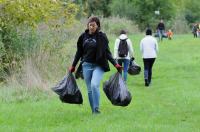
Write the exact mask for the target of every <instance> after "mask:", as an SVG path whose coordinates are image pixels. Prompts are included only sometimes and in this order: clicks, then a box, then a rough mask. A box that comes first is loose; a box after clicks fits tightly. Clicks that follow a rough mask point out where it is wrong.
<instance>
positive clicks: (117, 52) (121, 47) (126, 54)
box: [114, 30, 134, 81]
mask: <svg viewBox="0 0 200 132" xmlns="http://www.w3.org/2000/svg"><path fill="white" fill-rule="evenodd" d="M114 58H115V59H116V60H117V61H118V63H119V64H120V65H121V66H123V67H124V69H123V78H124V80H125V81H126V80H127V74H128V67H129V63H130V59H132V60H134V57H133V47H132V42H131V40H130V39H129V38H128V36H127V33H126V31H125V30H121V31H120V36H119V37H118V38H117V39H116V40H115V46H114Z"/></svg>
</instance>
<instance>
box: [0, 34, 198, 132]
mask: <svg viewBox="0 0 200 132" xmlns="http://www.w3.org/2000/svg"><path fill="white" fill-rule="evenodd" d="M130 37H131V40H132V41H133V44H134V46H133V47H134V50H135V58H136V62H137V63H138V64H140V65H141V66H142V73H141V74H140V75H137V76H128V82H127V84H128V88H129V90H130V92H131V94H132V96H133V98H132V102H131V104H130V105H129V106H127V107H118V106H113V105H112V104H111V103H110V102H109V101H108V99H107V98H106V96H105V94H104V93H103V90H102V85H101V100H100V110H101V114H100V115H92V114H91V111H90V107H89V103H88V98H87V92H86V87H85V83H84V82H83V81H82V80H78V85H79V87H80V89H81V91H82V94H83V99H84V103H83V105H70V104H63V103H61V102H60V101H59V99H58V97H57V95H55V94H54V93H52V94H51V93H50V95H49V93H40V92H41V91H38V93H36V95H37V94H39V95H41V96H42V98H40V99H28V100H22V101H13V100H12V101H10V102H9V101H5V99H4V98H5V96H3V95H4V93H6V92H8V91H7V90H5V88H0V93H1V94H0V96H1V97H0V131H2V132H5V131H6V132H8V131H19V132H21V131H25V132H27V131H30V132H31V131H34V132H39V131H44V132H51V131H56V132H61V131H65V132H77V131H84V132H103V131H107V132H133V131H134V132H144V131H147V132H188V131H190V132H198V131H200V126H199V122H200V101H199V99H200V77H199V74H200V70H199V68H200V52H199V50H200V38H198V39H194V38H193V37H192V35H175V36H174V39H173V40H171V41H170V40H166V39H165V40H164V41H163V42H161V43H159V54H158V58H157V59H156V62H155V64H154V67H153V78H152V85H151V86H150V87H148V88H147V87H145V86H144V81H143V63H142V59H141V55H140V52H139V42H140V40H141V38H142V37H143V36H142V35H132V36H130ZM114 39H115V38H110V42H111V45H110V48H111V50H113V43H114ZM110 67H111V69H112V70H111V71H110V72H108V73H106V74H105V75H104V79H103V81H105V80H107V79H108V78H109V76H110V75H112V74H113V73H114V72H116V69H114V68H113V66H112V65H110ZM8 95H9V94H8ZM10 95H11V96H16V95H13V94H10ZM52 95H53V96H52ZM17 96H20V95H17ZM9 98H10V99H12V97H9ZM13 98H14V97H13Z"/></svg>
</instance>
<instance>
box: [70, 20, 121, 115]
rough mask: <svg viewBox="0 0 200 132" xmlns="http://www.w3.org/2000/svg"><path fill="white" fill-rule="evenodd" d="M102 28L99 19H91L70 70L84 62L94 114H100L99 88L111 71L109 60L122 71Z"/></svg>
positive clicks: (79, 40) (85, 77) (83, 66)
mask: <svg viewBox="0 0 200 132" xmlns="http://www.w3.org/2000/svg"><path fill="white" fill-rule="evenodd" d="M100 27H101V26H100V21H99V18H97V17H91V18H89V21H88V23H87V29H86V30H85V32H84V33H82V34H81V35H80V37H79V39H78V42H77V51H76V55H75V58H74V61H73V63H72V66H71V67H70V68H69V71H70V72H74V71H75V67H76V65H77V63H78V61H79V60H80V59H81V60H82V68H83V76H84V80H85V82H86V85H87V90H88V98H89V102H90V107H91V109H92V113H94V114H95V113H100V111H99V98H100V91H99V86H100V81H101V79H102V77H103V73H104V72H107V71H109V70H110V68H109V64H108V60H109V61H110V62H111V63H112V64H113V65H114V66H115V67H116V68H117V70H118V71H119V70H121V69H122V67H121V66H120V65H119V64H117V62H116V61H115V60H114V59H113V57H112V54H111V52H110V49H109V46H108V43H109V41H108V39H107V36H106V34H105V33H103V32H101V31H100Z"/></svg>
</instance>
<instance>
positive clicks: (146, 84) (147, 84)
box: [144, 79, 149, 87]
mask: <svg viewBox="0 0 200 132" xmlns="http://www.w3.org/2000/svg"><path fill="white" fill-rule="evenodd" d="M144 81H145V86H146V87H148V86H149V81H148V79H145V80H144Z"/></svg>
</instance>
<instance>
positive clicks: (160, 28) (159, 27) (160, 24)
mask: <svg viewBox="0 0 200 132" xmlns="http://www.w3.org/2000/svg"><path fill="white" fill-rule="evenodd" d="M157 29H159V30H165V25H164V23H161V22H160V23H159V24H158V26H157Z"/></svg>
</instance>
